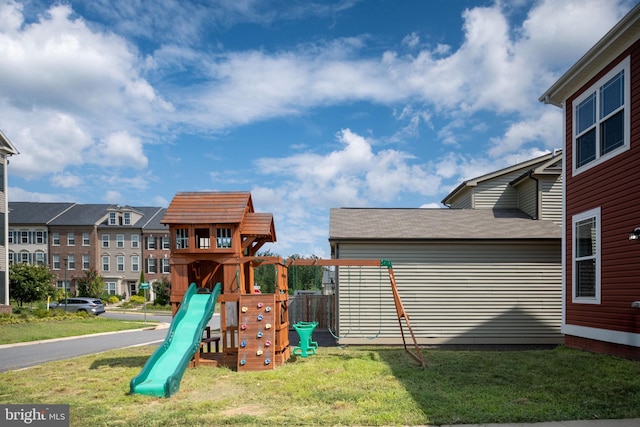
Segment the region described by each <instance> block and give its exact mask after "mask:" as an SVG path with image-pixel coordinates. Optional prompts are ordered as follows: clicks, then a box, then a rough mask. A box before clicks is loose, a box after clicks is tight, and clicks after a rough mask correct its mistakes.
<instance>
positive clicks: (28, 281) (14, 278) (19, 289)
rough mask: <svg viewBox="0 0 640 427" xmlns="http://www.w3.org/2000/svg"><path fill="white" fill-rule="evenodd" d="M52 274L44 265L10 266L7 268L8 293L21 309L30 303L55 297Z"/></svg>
mask: <svg viewBox="0 0 640 427" xmlns="http://www.w3.org/2000/svg"><path fill="white" fill-rule="evenodd" d="M54 277H55V276H54V274H53V273H51V272H50V271H49V269H48V268H47V267H45V266H44V265H31V264H11V266H9V293H10V295H11V297H12V298H13V299H14V300H16V302H17V303H18V304H19V305H20V307H22V304H23V303H25V302H26V303H30V302H34V301H39V300H43V299H45V298H46V297H47V296H55V293H56V288H55V286H53V279H54Z"/></svg>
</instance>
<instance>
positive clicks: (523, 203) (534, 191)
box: [518, 179, 538, 219]
mask: <svg viewBox="0 0 640 427" xmlns="http://www.w3.org/2000/svg"><path fill="white" fill-rule="evenodd" d="M518 208H520V210H521V211H522V212H524V213H526V214H527V215H529V216H530V217H531V218H534V219H537V216H538V186H537V184H536V181H535V180H533V179H527V180H526V181H525V182H523V183H522V184H521V185H519V186H518Z"/></svg>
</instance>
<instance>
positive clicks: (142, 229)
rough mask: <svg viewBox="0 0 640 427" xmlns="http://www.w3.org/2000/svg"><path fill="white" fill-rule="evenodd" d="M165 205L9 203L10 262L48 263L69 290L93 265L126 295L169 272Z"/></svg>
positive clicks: (110, 287)
mask: <svg viewBox="0 0 640 427" xmlns="http://www.w3.org/2000/svg"><path fill="white" fill-rule="evenodd" d="M163 213H164V209H163V208H160V207H131V206H120V205H109V204H77V203H39V202H10V203H9V245H8V246H9V263H18V262H19V263H29V264H41V265H47V266H48V267H49V269H50V270H51V271H52V272H53V273H54V274H55V276H56V285H57V287H58V288H59V289H65V287H66V290H67V291H68V292H70V293H71V294H72V295H73V294H75V293H76V292H77V281H78V279H80V278H81V277H84V276H85V274H86V272H88V271H90V270H92V269H95V270H96V271H97V272H98V274H99V275H100V276H102V278H103V279H104V282H105V291H106V292H107V293H109V294H112V295H116V294H117V295H122V296H124V297H125V298H129V297H130V296H131V295H135V294H137V293H138V289H139V285H140V281H141V279H142V278H143V275H144V280H145V281H146V282H154V281H156V280H160V279H161V278H162V276H163V275H169V274H170V267H169V254H170V247H169V235H168V227H165V226H163V225H162V224H160V219H161V218H162V216H163Z"/></svg>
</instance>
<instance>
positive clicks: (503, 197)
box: [474, 170, 522, 209]
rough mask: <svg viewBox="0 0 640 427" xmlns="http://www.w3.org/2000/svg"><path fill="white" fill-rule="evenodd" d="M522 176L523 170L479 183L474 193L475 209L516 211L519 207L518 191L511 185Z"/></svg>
mask: <svg viewBox="0 0 640 427" xmlns="http://www.w3.org/2000/svg"><path fill="white" fill-rule="evenodd" d="M520 175H522V170H517V171H514V172H512V173H507V174H504V175H501V176H499V177H496V178H494V179H491V180H488V181H484V182H481V183H479V184H478V185H477V186H476V187H475V191H474V208H475V209H515V208H517V207H518V190H516V189H515V188H514V187H512V186H511V185H509V183H510V182H511V181H513V180H514V179H516V178H518V177H519V176H520Z"/></svg>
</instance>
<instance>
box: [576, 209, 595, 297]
mask: <svg viewBox="0 0 640 427" xmlns="http://www.w3.org/2000/svg"><path fill="white" fill-rule="evenodd" d="M572 222H573V226H572V230H573V239H572V241H573V250H572V251H571V252H572V254H573V270H572V277H573V283H572V285H573V286H572V287H573V302H576V303H586V304H600V208H596V209H591V210H589V211H587V212H583V213H581V214H579V215H575V216H574V217H573V221H572Z"/></svg>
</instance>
